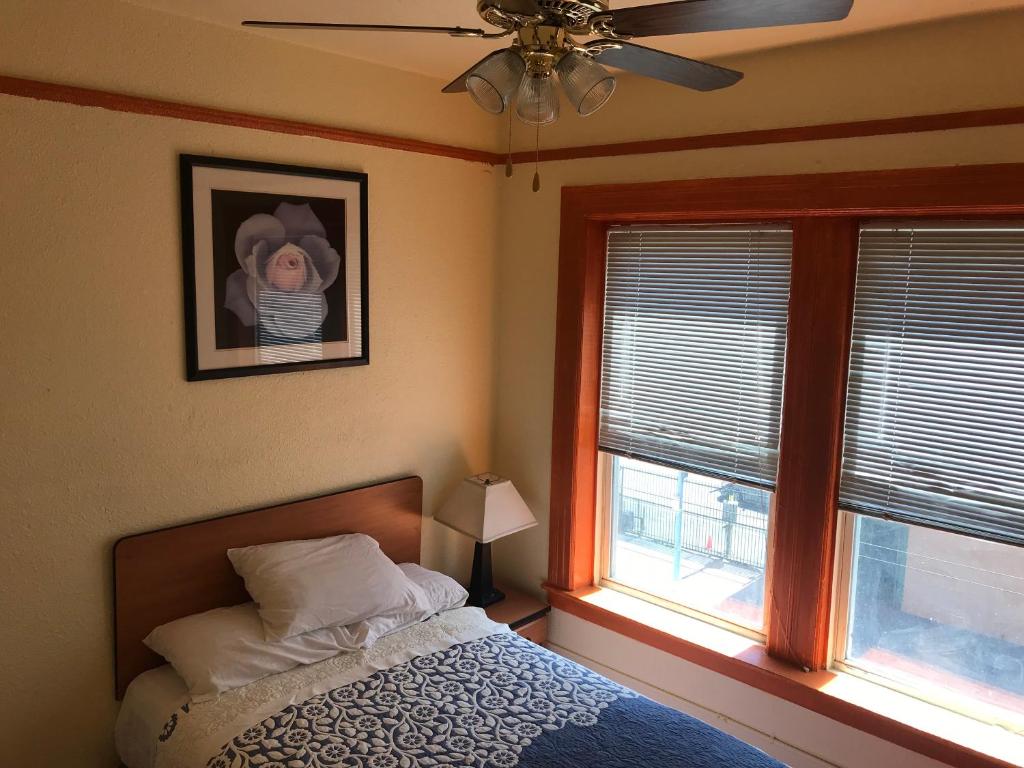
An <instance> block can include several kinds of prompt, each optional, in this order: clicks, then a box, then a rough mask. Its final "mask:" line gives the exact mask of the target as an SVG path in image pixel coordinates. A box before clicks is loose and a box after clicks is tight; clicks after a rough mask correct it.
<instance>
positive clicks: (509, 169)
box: [505, 106, 512, 179]
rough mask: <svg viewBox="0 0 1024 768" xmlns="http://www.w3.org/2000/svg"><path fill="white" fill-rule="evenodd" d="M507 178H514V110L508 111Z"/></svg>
mask: <svg viewBox="0 0 1024 768" xmlns="http://www.w3.org/2000/svg"><path fill="white" fill-rule="evenodd" d="M505 178H507V179H511V178H512V108H511V106H510V107H509V110H508V157H507V158H506V160H505Z"/></svg>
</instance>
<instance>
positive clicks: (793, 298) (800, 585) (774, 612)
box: [766, 218, 858, 669]
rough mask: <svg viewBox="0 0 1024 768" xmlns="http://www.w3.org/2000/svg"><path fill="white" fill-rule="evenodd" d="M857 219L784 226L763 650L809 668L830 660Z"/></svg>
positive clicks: (800, 221) (810, 221)
mask: <svg viewBox="0 0 1024 768" xmlns="http://www.w3.org/2000/svg"><path fill="white" fill-rule="evenodd" d="M857 236H858V229H857V223H856V220H854V219H850V218H840V219H799V220H797V221H795V222H794V225H793V261H792V275H791V281H790V299H789V329H788V334H787V335H788V343H787V345H786V371H787V375H786V377H785V384H784V389H783V398H782V403H783V406H782V429H781V441H780V445H779V472H778V478H777V483H776V488H777V490H776V495H775V508H774V514H773V517H772V525H771V536H772V544H771V547H770V550H769V551H783V552H785V553H786V556H785V557H782V558H772V559H771V573H770V577H769V579H768V580H767V584H768V585H769V589H770V592H771V599H770V600H768V602H767V605H768V606H769V607H770V612H769V613H768V614H767V623H768V625H769V626H768V627H767V631H766V635H767V638H768V651H769V653H771V654H772V655H773V656H775V657H777V658H780V659H786V660H788V661H790V662H791V663H792V664H795V665H797V666H801V667H807V668H809V669H824V668H825V667H826V666H827V665H828V660H829V658H828V657H829V645H828V644H829V614H830V611H831V607H832V582H833V579H832V572H833V566H834V560H835V538H836V532H837V530H838V514H837V498H838V494H839V466H840V461H841V458H842V449H843V428H842V425H843V414H844V412H845V406H846V374H847V369H848V367H849V366H848V361H849V355H850V335H851V330H852V324H853V293H854V286H855V284H856V281H857Z"/></svg>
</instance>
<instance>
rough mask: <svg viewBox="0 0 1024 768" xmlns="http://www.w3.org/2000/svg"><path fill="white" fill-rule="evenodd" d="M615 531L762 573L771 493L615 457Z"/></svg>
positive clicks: (673, 549)
mask: <svg viewBox="0 0 1024 768" xmlns="http://www.w3.org/2000/svg"><path fill="white" fill-rule="evenodd" d="M613 495H614V504H615V510H616V518H617V520H616V533H617V534H618V535H619V536H620V537H622V538H624V539H626V540H632V541H634V542H636V543H638V544H641V545H648V546H650V545H653V546H654V547H657V548H659V549H663V550H668V551H670V552H671V551H676V552H689V553H692V554H694V555H700V556H704V557H711V558H715V559H720V560H723V561H725V562H729V563H734V564H736V565H741V566H746V567H748V568H753V569H756V570H758V571H761V572H763V571H764V569H765V561H766V554H767V537H768V514H769V504H770V497H769V494H768V493H766V492H764V491H761V490H759V489H756V488H748V487H745V486H740V485H737V484H735V483H727V482H723V481H720V480H713V479H711V478H707V477H701V476H699V475H693V474H688V473H686V472H679V471H676V470H672V469H667V468H662V467H655V466H652V465H646V464H641V463H640V462H636V461H631V460H627V459H619V458H616V459H615V463H614V480H613Z"/></svg>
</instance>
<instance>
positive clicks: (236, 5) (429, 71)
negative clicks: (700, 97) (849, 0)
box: [130, 0, 1024, 81]
mask: <svg viewBox="0 0 1024 768" xmlns="http://www.w3.org/2000/svg"><path fill="white" fill-rule="evenodd" d="M712 1H713V0H712ZM130 2H134V3H136V4H137V5H144V6H148V7H151V8H156V9H159V10H162V11H166V12H168V13H173V14H177V15H179V16H187V17H191V18H196V19H202V20H205V21H209V22H213V23H215V24H221V25H224V26H227V27H235V28H239V27H238V24H239V22H240V21H241V20H242V19H267V20H287V21H334V22H349V23H356V24H373V23H377V24H416V25H443V26H464V27H481V26H485V25H483V24H482V22H481V19H480V17H479V16H478V15H477V13H476V0H372V1H371V0H217V2H210V1H209V0H130ZM655 4H656V3H655V2H650V1H649V2H643V1H642V0H612V3H611V6H612V7H613V8H625V7H632V6H636V5H655ZM1010 8H1024V0H854V8H853V12H852V13H851V14H850V16H849V18H847V19H846V20H844V21H841V22H833V23H830V24H809V25H803V26H798V27H774V28H770V29H760V30H743V31H737V32H709V33H704V34H697V35H677V36H675V37H663V38H655V37H652V38H646V39H645V40H642V41H641V40H638V41H637V42H641V43H642V44H644V45H648V46H651V47H654V48H660V49H662V50H666V51H671V52H672V53H677V54H680V55H684V56H689V57H691V58H705V59H709V60H711V61H714V60H715V58H720V57H723V56H727V55H730V54H736V53H742V52H747V51H753V50H759V49H765V48H776V47H782V46H786V45H793V44H795V43H801V42H808V41H812V40H824V39H828V38H834V37H841V36H846V35H852V34H858V33H862V32H871V31H876V30H880V29H885V28H889V27H896V26H903V25H907V24H918V23H923V22H927V21H933V20H936V19H944V18H952V17H956V16H966V15H975V14H979V13H985V12H989V11H996V10H1003V9H1010ZM246 32H248V33H250V34H254V35H264V36H269V37H274V38H277V39H280V40H289V41H292V42H294V43H298V44H300V45H306V46H309V47H313V48H318V49H321V50H326V51H331V52H333V53H338V54H342V55H344V56H349V57H352V58H356V59H363V60H365V61H372V62H376V63H379V64H384V65H387V66H391V67H397V68H399V69H405V70H409V71H411V72H419V73H422V74H425V75H429V76H431V77H434V78H437V79H439V80H445V81H448V80H451V79H453V78H454V77H456V76H457V75H458V74H459V73H460V72H462V71H464V70H465V69H466V68H467V67H469V66H470V65H471V64H472V63H473V62H475V61H477V60H478V59H480V58H481V57H483V56H484V55H486V54H487V53H489V52H490V51H492V50H496V49H497V48H500V47H502V45H503V43H504V41H502V40H498V41H494V40H475V39H465V38H451V37H447V36H445V35H425V34H408V33H380V32H337V31H335V32H332V31H295V30H287V31H268V30H246Z"/></svg>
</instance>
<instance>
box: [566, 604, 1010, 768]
mask: <svg viewBox="0 0 1024 768" xmlns="http://www.w3.org/2000/svg"><path fill="white" fill-rule="evenodd" d="M594 590H595V588H593V587H591V588H585V589H582V590H576V591H573V592H568V591H565V590H560V589H556V588H554V587H551V586H548V587H547V591H548V598H549V601H550V603H551V606H552V607H553V608H555V609H557V610H560V611H565V612H566V613H569V614H572V615H573V616H577V617H579V618H581V619H584V620H585V621H589V622H591V623H593V624H597V625H598V626H601V627H604V628H605V629H610V630H612V631H613V632H618V633H619V634H621V635H624V636H626V637H629V638H631V639H633V640H637V641H638V642H641V643H643V644H645V645H648V646H651V647H652V648H657V649H658V650H660V651H664V652H665V653H668V654H671V655H672V656H676V657H678V658H680V659H684V660H685V661H688V662H691V663H693V664H698V665H700V666H702V667H705V668H706V669H710V670H712V671H714V672H717V673H719V674H722V675H725V676H726V677H729V678H732V679H733V680H737V681H739V682H741V683H745V684H746V685H749V686H751V687H753V688H757V689H758V690H760V691H764V692H765V693H769V694H771V695H773V696H777V697H779V698H780V699H784V700H785V701H788V702H791V703H793V704H796V705H797V706H800V707H803V708H804V709H808V710H810V711H812V712H815V713H817V714H820V715H823V716H825V717H828V718H829V719H831V720H835V721H836V722H839V723H842V724H843V725H848V726H850V727H852V728H856V729H857V730H860V731H863V732H864V733H868V734H871V735H872V736H876V737H878V738H880V739H884V740H885V741H888V742H891V743H893V744H896V745H898V746H900V747H903V748H905V749H908V750H910V751H912V752H916V753H918V754H921V755H924V756H926V757H930V758H932V759H934V760H938V761H940V762H943V763H946V764H948V765H954V766H956V767H957V768H1018V766H1014V765H1013V764H1012V763H1008V762H1005V761H1004V760H1000V759H999V758H996V757H992V756H991V755H986V754H983V753H981V752H978V751H975V750H972V749H969V748H968V747H965V746H963V745H961V744H956V743H954V742H951V741H947V740H946V739H943V738H941V737H940V736H937V735H935V734H932V733H928V732H926V731H921V730H918V729H917V728H914V727H913V726H910V725H907V724H906V723H903V722H901V721H899V720H895V719H893V718H891V717H887V716H885V715H882V714H879V713H878V712H875V711H873V710H871V709H867V708H865V707H862V706H859V705H857V704H854V703H853V702H850V701H846V700H844V699H842V698H840V697H838V696H835V695H832V694H830V693H826V692H825V691H824V690H822V688H823V687H824V686H826V684H828V683H829V682H831V681H832V680H834V679H835V677H836V675H835V673H833V672H828V671H817V672H804V671H802V670H800V669H798V668H796V667H793V666H791V665H788V664H785V663H782V662H779V661H777V660H776V659H774V658H773V657H772V656H771V655H769V654H768V653H767V652H766V651H765V650H764V649H763V648H761V647H759V646H755V647H752V648H751V649H750V650H749V651H746V652H744V653H742V654H740V655H739V656H727V655H725V654H722V653H718V652H716V651H714V650H711V649H709V648H706V647H704V646H702V645H698V644H696V643H693V642H690V641H688V640H685V639H683V638H681V637H678V636H677V635H672V634H669V633H667V632H663V631H661V630H659V629H654V628H652V627H649V626H647V625H646V624H642V623H640V622H638V621H635V620H634V619H631V618H628V617H626V616H623V615H621V614H619V613H615V612H614V611H610V610H608V609H606V608H604V607H602V606H599V605H594V604H593V603H592V602H588V601H587V600H585V599H584V598H585V597H586V596H587V595H588V594H590V593H592V592H593V591H594Z"/></svg>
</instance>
